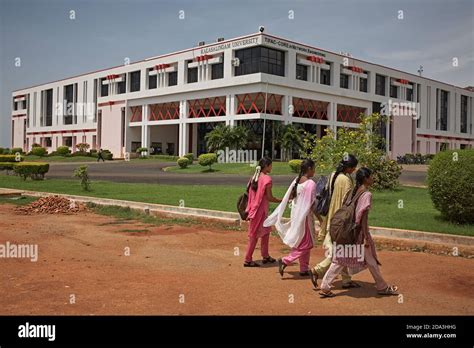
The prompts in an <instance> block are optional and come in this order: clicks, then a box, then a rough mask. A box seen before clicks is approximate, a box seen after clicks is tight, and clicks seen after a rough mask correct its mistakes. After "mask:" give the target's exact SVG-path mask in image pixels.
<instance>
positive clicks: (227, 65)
mask: <svg viewBox="0 0 474 348" xmlns="http://www.w3.org/2000/svg"><path fill="white" fill-rule="evenodd" d="M233 58H234V51H232V50H225V51H224V79H227V78H230V77H232V76H233V75H234V71H233V70H234V67H233V66H232V59H233Z"/></svg>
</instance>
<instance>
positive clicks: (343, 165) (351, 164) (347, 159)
mask: <svg viewBox="0 0 474 348" xmlns="http://www.w3.org/2000/svg"><path fill="white" fill-rule="evenodd" d="M358 163H359V161H358V160H357V158H356V156H354V155H352V154H349V155H347V156H344V158H343V159H342V160H341V162H339V164H338V165H337V167H336V172H335V173H334V175H333V177H332V180H331V187H330V188H331V192H332V191H333V190H334V183H335V182H336V179H337V176H338V175H339V174H341V173H343V172H344V171H345V170H346V169H348V168H355V167H357V164H358Z"/></svg>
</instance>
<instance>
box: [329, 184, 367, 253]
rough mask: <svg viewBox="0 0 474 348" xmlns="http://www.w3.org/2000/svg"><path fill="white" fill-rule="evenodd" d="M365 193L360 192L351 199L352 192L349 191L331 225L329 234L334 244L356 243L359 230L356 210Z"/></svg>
mask: <svg viewBox="0 0 474 348" xmlns="http://www.w3.org/2000/svg"><path fill="white" fill-rule="evenodd" d="M364 192H366V190H362V191H359V192H358V193H357V194H356V195H355V196H354V197H353V198H351V196H352V192H351V191H349V192H348V193H347V196H346V198H345V199H344V203H343V204H342V207H341V208H339V210H338V211H336V212H335V213H334V215H333V217H332V219H331V223H330V225H329V234H330V236H331V240H332V242H333V243H334V242H335V243H336V244H342V245H345V244H355V243H356V241H357V235H358V233H359V229H358V228H357V225H356V224H355V209H356V206H357V202H358V200H359V197H360V196H361V195H362V194H363V193H364Z"/></svg>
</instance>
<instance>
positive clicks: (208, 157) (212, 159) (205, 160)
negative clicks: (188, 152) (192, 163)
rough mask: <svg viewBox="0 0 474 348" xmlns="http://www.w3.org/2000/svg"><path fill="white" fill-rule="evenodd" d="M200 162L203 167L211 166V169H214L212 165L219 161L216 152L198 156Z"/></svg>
mask: <svg viewBox="0 0 474 348" xmlns="http://www.w3.org/2000/svg"><path fill="white" fill-rule="evenodd" d="M198 162H199V164H200V165H202V166H203V167H206V166H209V170H212V165H213V164H214V163H216V162H217V155H216V154H215V153H204V154H202V155H201V156H199V157H198Z"/></svg>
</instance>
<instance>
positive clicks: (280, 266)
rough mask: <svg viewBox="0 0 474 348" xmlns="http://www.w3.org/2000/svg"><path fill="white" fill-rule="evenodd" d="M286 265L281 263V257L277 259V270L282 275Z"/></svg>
mask: <svg viewBox="0 0 474 348" xmlns="http://www.w3.org/2000/svg"><path fill="white" fill-rule="evenodd" d="M285 268H286V265H285V264H284V263H283V260H282V259H278V272H280V275H281V276H282V277H283V272H284V271H285Z"/></svg>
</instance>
